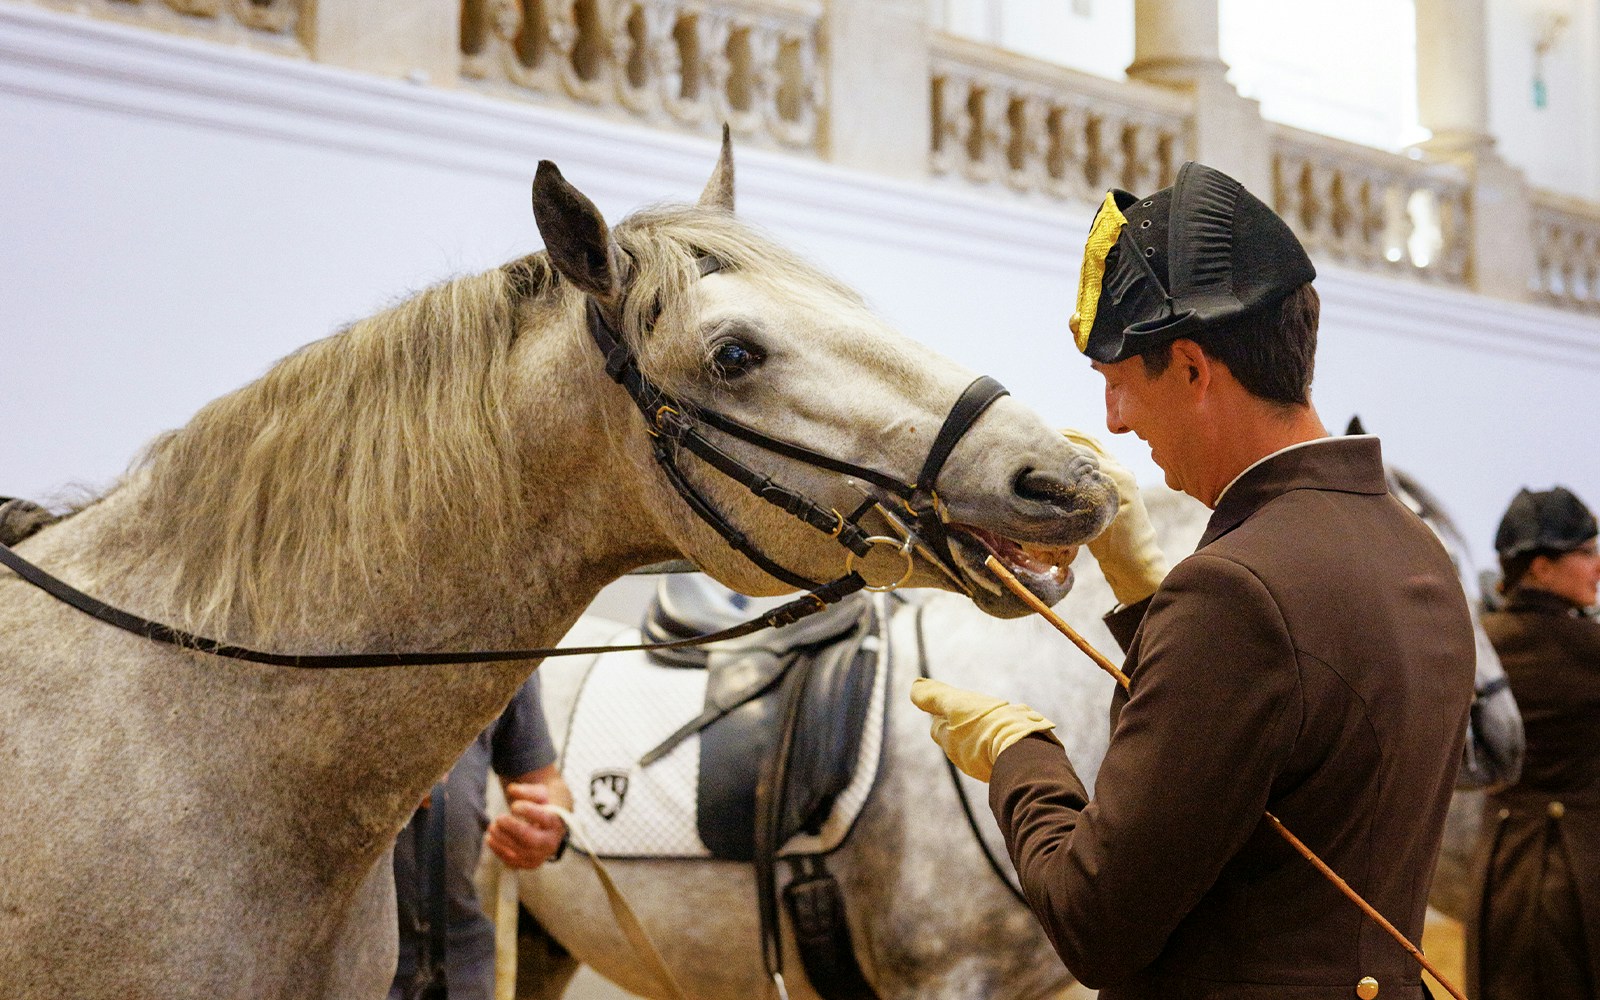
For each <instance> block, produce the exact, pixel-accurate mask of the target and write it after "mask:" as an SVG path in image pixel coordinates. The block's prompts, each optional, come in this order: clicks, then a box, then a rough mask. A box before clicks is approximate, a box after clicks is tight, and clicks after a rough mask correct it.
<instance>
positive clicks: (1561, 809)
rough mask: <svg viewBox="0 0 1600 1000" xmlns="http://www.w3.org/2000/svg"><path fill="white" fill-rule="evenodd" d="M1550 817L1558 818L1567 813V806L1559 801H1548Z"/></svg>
mask: <svg viewBox="0 0 1600 1000" xmlns="http://www.w3.org/2000/svg"><path fill="white" fill-rule="evenodd" d="M1549 811H1550V818H1551V819H1560V818H1561V817H1563V816H1565V815H1566V814H1567V807H1566V806H1564V805H1562V804H1561V803H1559V802H1552V803H1550V810H1549Z"/></svg>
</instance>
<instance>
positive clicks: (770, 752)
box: [640, 576, 884, 1000]
mask: <svg viewBox="0 0 1600 1000" xmlns="http://www.w3.org/2000/svg"><path fill="white" fill-rule="evenodd" d="M759 610H760V609H757V608H754V607H753V606H752V602H751V599H750V598H746V597H743V596H742V595H737V594H732V593H730V592H728V591H727V590H725V589H723V588H722V587H720V586H719V585H718V584H715V583H713V582H711V581H710V580H708V579H706V578H704V577H699V576H680V577H668V578H666V580H665V581H664V582H663V583H662V585H661V586H660V587H658V588H657V592H656V600H655V602H654V603H653V604H652V605H651V607H650V610H649V612H648V613H647V615H646V620H645V625H644V633H645V635H646V637H647V638H649V639H651V640H652V641H654V637H660V636H672V637H677V636H679V635H693V634H697V633H700V632H703V631H704V630H706V629H707V628H708V627H711V625H712V623H713V622H719V621H728V622H737V621H740V620H742V619H743V618H745V617H748V616H749V615H750V614H751V613H753V612H758V611H759ZM883 626H884V623H883V622H882V621H880V616H879V614H878V611H877V608H876V606H875V605H874V603H873V601H872V600H871V599H870V598H869V597H868V596H867V595H866V594H856V595H854V596H852V597H849V598H846V599H845V600H844V601H842V602H840V604H838V605H836V606H835V607H833V608H831V609H829V610H827V611H824V612H821V613H819V614H817V615H814V616H812V617H810V618H807V619H804V620H802V621H800V622H797V623H795V624H793V625H790V626H787V627H785V628H783V629H781V630H779V631H777V632H762V633H756V634H755V635H752V636H748V637H746V638H744V639H737V640H733V641H732V642H725V643H718V644H716V645H714V646H710V647H705V648H703V649H681V650H670V651H664V654H665V655H661V654H656V653H652V654H651V655H652V656H653V657H655V658H656V659H657V662H660V663H664V664H670V665H673V666H679V667H686V668H691V669H705V670H708V671H710V675H709V676H708V677H707V683H706V697H705V708H704V710H703V711H701V713H700V714H699V715H698V716H696V717H695V718H694V719H692V720H690V721H689V722H688V723H686V724H685V725H683V726H682V727H680V728H679V729H678V730H677V731H676V732H674V733H673V734H672V735H671V736H669V737H668V738H667V739H666V740H665V741H664V742H663V743H662V744H661V745H659V746H657V747H656V748H655V749H653V750H651V751H650V752H649V753H647V754H645V756H644V758H643V759H641V761H640V763H641V764H642V765H644V766H648V765H649V763H650V762H651V761H653V760H657V759H659V758H660V757H662V756H664V755H665V754H666V753H667V752H669V751H670V750H671V749H672V748H673V747H674V746H677V745H678V744H679V743H681V742H682V741H683V740H684V739H687V738H688V737H689V736H691V735H696V734H698V735H699V737H700V772H699V775H698V777H697V783H698V784H697V788H696V796H695V800H696V802H695V822H696V826H697V827H698V830H699V834H700V839H701V840H702V841H703V842H704V843H705V845H706V847H707V848H708V849H709V850H710V851H711V853H712V855H713V856H714V857H718V858H723V859H727V860H732V861H748V862H751V863H753V865H754V866H755V875H756V904H757V908H758V910H759V913H760V917H761V950H762V961H763V962H764V964H765V966H766V970H767V972H768V974H769V975H772V976H774V978H778V977H779V976H780V974H781V972H782V969H783V946H782V937H781V935H780V933H779V928H778V904H777V896H778V889H777V882H778V878H777V865H778V852H779V851H780V850H781V849H782V848H783V846H784V844H786V843H787V842H788V841H789V839H790V838H791V837H793V836H794V835H795V834H798V833H802V832H804V833H812V834H815V833H818V832H820V831H821V829H822V826H823V824H824V823H825V822H826V821H827V819H828V816H829V814H830V813H832V811H833V808H834V804H835V802H836V801H837V800H838V797H839V794H840V793H841V792H843V791H844V790H845V788H846V787H847V786H848V785H849V784H850V781H851V778H852V777H853V776H854V774H855V768H856V764H857V758H858V757H859V756H860V751H861V740H862V735H863V732H864V730H865V728H866V724H867V718H868V713H869V712H870V711H871V706H872V702H873V686H874V684H875V682H876V678H877V671H878V661H879V655H880V645H881V643H882V641H883ZM787 860H788V861H789V863H790V865H791V866H792V868H793V874H792V877H791V878H790V880H789V882H788V884H787V885H786V886H785V887H784V889H783V899H784V903H785V905H786V906H787V908H788V912H789V920H790V925H791V927H792V929H793V931H794V935H795V940H796V942H797V944H798V946H799V952H800V960H801V964H802V965H803V966H804V968H805V971H806V977H807V979H809V980H810V982H811V985H812V987H813V988H814V989H815V990H816V991H817V993H818V995H820V996H821V997H823V998H824V1000H876V997H877V994H876V993H875V992H874V991H873V989H872V986H871V985H870V984H869V983H868V982H867V980H866V977H865V976H864V975H863V973H862V971H861V967H860V964H859V963H858V962H857V961H856V957H855V950H854V948H853V946H852V944H851V937H850V926H849V923H848V921H847V919H846V917H845V908H844V897H843V893H842V892H841V891H840V889H839V885H838V882H837V880H835V879H834V877H833V876H832V874H830V873H829V872H828V870H827V867H826V865H825V863H824V861H823V856H822V855H820V854H806V855H799V856H795V857H790V858H788V859H787Z"/></svg>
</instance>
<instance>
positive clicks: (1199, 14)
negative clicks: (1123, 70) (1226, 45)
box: [1128, 0, 1228, 87]
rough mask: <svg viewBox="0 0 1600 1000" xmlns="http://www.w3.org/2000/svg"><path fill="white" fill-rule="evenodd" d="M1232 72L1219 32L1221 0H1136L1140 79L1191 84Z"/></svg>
mask: <svg viewBox="0 0 1600 1000" xmlns="http://www.w3.org/2000/svg"><path fill="white" fill-rule="evenodd" d="M1227 72H1228V67H1227V65H1226V64H1224V63H1223V61H1222V53H1221V49H1220V48H1219V43H1218V35H1217V0H1133V64H1132V65H1131V66H1129V67H1128V75H1129V76H1131V77H1133V78H1134V79H1135V80H1144V81H1146V82H1148V83H1162V84H1167V85H1170V86H1178V87H1187V86H1189V85H1190V84H1191V83H1193V82H1194V81H1195V80H1196V79H1197V78H1200V77H1204V76H1214V77H1221V76H1223V75H1224V74H1226V73H1227Z"/></svg>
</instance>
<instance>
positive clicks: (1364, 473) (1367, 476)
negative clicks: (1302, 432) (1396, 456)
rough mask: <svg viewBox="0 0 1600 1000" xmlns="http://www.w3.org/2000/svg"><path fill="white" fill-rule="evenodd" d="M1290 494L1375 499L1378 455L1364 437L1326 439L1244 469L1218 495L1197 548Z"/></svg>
mask: <svg viewBox="0 0 1600 1000" xmlns="http://www.w3.org/2000/svg"><path fill="white" fill-rule="evenodd" d="M1294 490H1330V491H1333V492H1336V493H1361V494H1368V495H1374V496H1381V495H1382V494H1385V493H1387V492H1389V484H1388V482H1387V481H1385V479H1384V476H1383V449H1382V448H1381V447H1380V446H1379V444H1378V439H1377V438H1375V437H1372V436H1370V435H1363V436H1355V437H1329V438H1322V439H1320V440H1318V441H1315V442H1310V443H1307V444H1304V445H1297V446H1292V447H1289V448H1285V449H1284V450H1282V451H1280V452H1276V453H1274V454H1272V455H1269V456H1267V457H1266V458H1264V459H1262V460H1261V461H1259V462H1257V463H1256V464H1255V465H1252V466H1251V467H1250V468H1248V469H1246V470H1245V471H1244V473H1243V474H1242V475H1240V476H1239V478H1238V479H1236V480H1234V481H1233V483H1232V485H1230V486H1229V487H1228V489H1227V490H1226V491H1225V492H1224V493H1223V494H1222V498H1221V499H1220V500H1219V501H1218V502H1217V509H1216V510H1214V511H1212V513H1211V521H1210V522H1209V523H1208V524H1207V525H1206V531H1205V534H1204V535H1202V536H1200V544H1199V546H1198V548H1202V549H1203V548H1205V547H1206V546H1207V545H1210V544H1211V543H1212V542H1214V541H1216V540H1217V539H1219V538H1221V537H1222V536H1223V535H1226V534H1227V533H1228V532H1230V531H1232V530H1233V529H1234V528H1237V527H1238V526H1239V525H1241V524H1243V523H1244V522H1245V521H1246V520H1248V519H1249V517H1250V515H1252V514H1254V513H1255V512H1256V511H1258V510H1260V509H1261V508H1262V507H1265V506H1266V505H1267V504H1268V503H1269V502H1270V501H1272V500H1276V499H1277V498H1278V497H1280V496H1283V495H1284V494H1285V493H1289V492H1292V491H1294Z"/></svg>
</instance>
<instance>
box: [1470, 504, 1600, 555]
mask: <svg viewBox="0 0 1600 1000" xmlns="http://www.w3.org/2000/svg"><path fill="white" fill-rule="evenodd" d="M1597 533H1600V531H1597V528H1596V525H1595V520H1594V514H1593V513H1592V512H1591V511H1590V510H1589V508H1588V507H1585V506H1584V505H1583V501H1582V500H1579V499H1578V498H1577V497H1576V496H1574V495H1573V493H1572V491H1571V490H1569V489H1567V488H1566V487H1564V486H1557V487H1555V488H1553V489H1548V490H1539V491H1538V492H1534V491H1533V490H1527V489H1524V490H1522V491H1520V492H1519V493H1518V494H1517V495H1516V496H1515V497H1512V499H1511V506H1509V507H1507V508H1506V513H1505V516H1504V517H1502V518H1501V519H1500V528H1499V530H1497V531H1496V532H1495V533H1494V550H1495V551H1496V552H1498V553H1499V554H1500V561H1501V562H1505V561H1506V560H1508V559H1515V558H1516V557H1517V556H1520V555H1525V554H1526V553H1529V552H1571V551H1572V550H1573V549H1575V548H1577V547H1578V546H1580V545H1582V544H1583V543H1584V542H1587V541H1588V540H1589V539H1591V538H1593V537H1595V535H1596V534H1597Z"/></svg>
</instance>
